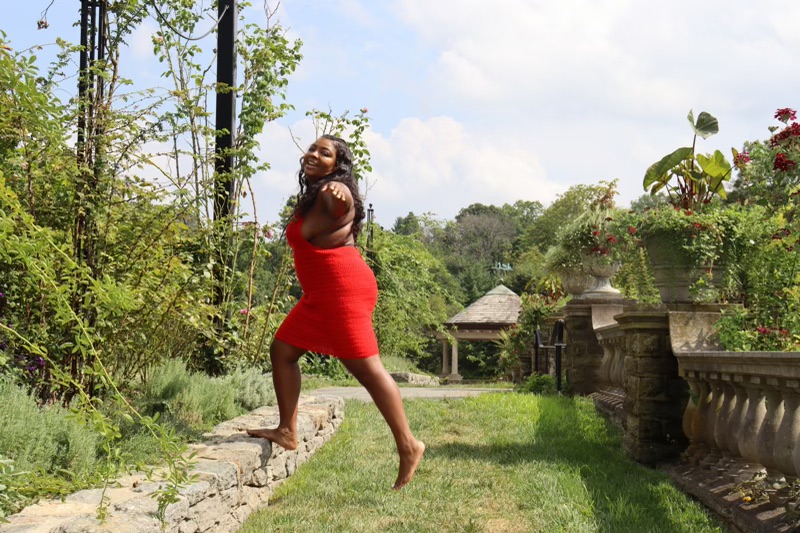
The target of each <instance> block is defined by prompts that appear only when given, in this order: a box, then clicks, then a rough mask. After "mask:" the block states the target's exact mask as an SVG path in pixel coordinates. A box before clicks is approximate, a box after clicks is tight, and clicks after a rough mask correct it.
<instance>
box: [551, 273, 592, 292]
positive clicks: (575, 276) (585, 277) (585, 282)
mask: <svg viewBox="0 0 800 533" xmlns="http://www.w3.org/2000/svg"><path fill="white" fill-rule="evenodd" d="M559 276H560V277H561V287H562V288H563V289H564V292H565V293H567V294H569V295H570V296H573V297H577V296H579V295H581V294H583V293H584V292H586V291H587V290H588V289H589V288H590V287H591V286H592V285H593V284H594V278H593V277H592V276H590V275H589V274H587V273H585V272H583V271H582V270H570V271H564V272H560V273H559Z"/></svg>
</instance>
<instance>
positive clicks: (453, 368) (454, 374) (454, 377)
mask: <svg viewBox="0 0 800 533" xmlns="http://www.w3.org/2000/svg"><path fill="white" fill-rule="evenodd" d="M452 355H453V358H452V363H451V365H450V374H448V376H447V379H448V381H461V380H462V379H464V378H463V376H461V374H459V373H458V339H454V340H453V345H452Z"/></svg>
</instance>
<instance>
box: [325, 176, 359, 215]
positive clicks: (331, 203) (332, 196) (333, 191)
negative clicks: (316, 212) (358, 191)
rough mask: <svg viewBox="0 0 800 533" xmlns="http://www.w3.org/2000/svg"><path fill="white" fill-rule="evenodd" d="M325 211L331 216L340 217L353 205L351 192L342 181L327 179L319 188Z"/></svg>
mask: <svg viewBox="0 0 800 533" xmlns="http://www.w3.org/2000/svg"><path fill="white" fill-rule="evenodd" d="M320 194H321V195H322V198H323V200H324V201H325V207H326V211H328V213H329V214H330V215H331V216H332V217H333V218H341V217H343V216H344V215H346V214H347V213H348V212H349V211H350V208H351V207H353V194H352V193H351V192H350V189H349V188H348V187H347V185H345V184H344V183H341V182H338V181H329V182H328V183H326V184H325V185H323V186H322V189H320Z"/></svg>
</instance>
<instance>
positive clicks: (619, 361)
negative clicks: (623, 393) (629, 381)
mask: <svg viewBox="0 0 800 533" xmlns="http://www.w3.org/2000/svg"><path fill="white" fill-rule="evenodd" d="M611 382H612V383H613V384H614V386H616V387H622V384H623V383H624V382H625V351H624V350H623V348H622V342H621V340H616V339H615V340H614V359H613V363H612V364H611Z"/></svg>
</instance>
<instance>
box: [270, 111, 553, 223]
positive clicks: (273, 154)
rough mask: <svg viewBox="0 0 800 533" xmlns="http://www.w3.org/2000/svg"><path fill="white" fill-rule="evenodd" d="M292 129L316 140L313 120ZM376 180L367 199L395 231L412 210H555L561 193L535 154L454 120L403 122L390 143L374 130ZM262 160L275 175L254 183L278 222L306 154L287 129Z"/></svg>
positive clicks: (275, 128)
mask: <svg viewBox="0 0 800 533" xmlns="http://www.w3.org/2000/svg"><path fill="white" fill-rule="evenodd" d="M292 130H293V131H294V132H295V133H297V134H301V136H302V137H303V138H304V140H305V139H307V138H310V137H309V135H310V136H313V127H312V126H311V124H310V122H308V121H305V120H304V121H300V122H298V123H296V124H294V125H293V126H292ZM365 140H366V141H367V144H368V146H369V149H370V152H371V155H372V167H373V169H374V170H373V173H372V174H371V175H370V176H369V178H368V180H367V184H365V185H366V186H367V187H368V190H367V191H365V192H366V200H367V202H368V203H372V204H374V207H375V212H376V217H377V220H378V221H379V222H380V223H381V224H383V225H385V226H389V227H390V226H391V225H392V224H393V223H394V220H395V218H397V217H398V216H405V215H406V214H407V213H408V212H409V211H413V212H415V213H417V214H421V213H429V212H432V213H436V214H437V215H439V216H441V217H444V218H452V217H454V216H455V215H456V214H457V213H458V211H459V210H460V209H461V208H463V207H466V206H467V205H469V204H472V203H477V202H480V203H484V204H495V205H502V204H504V203H514V202H516V201H517V200H520V199H524V200H538V201H541V202H542V203H544V204H548V203H550V202H551V201H552V200H553V199H554V198H555V196H556V194H557V192H558V191H559V190H560V189H561V187H560V186H558V185H557V184H553V183H549V182H548V181H547V180H546V179H545V176H544V171H543V169H542V168H541V165H540V163H539V161H538V159H537V157H536V156H535V154H534V153H533V151H531V150H528V149H525V148H524V147H522V146H520V145H519V144H518V143H517V142H515V141H513V140H510V139H508V138H505V139H504V138H499V137H484V136H482V135H480V134H476V133H475V132H471V131H469V130H467V129H466V128H465V127H464V125H463V124H460V123H458V122H457V121H455V120H453V119H452V118H450V117H436V118H432V119H429V120H425V121H423V120H420V119H416V118H409V119H405V120H402V121H400V123H399V124H398V125H397V127H396V128H394V129H393V130H392V131H391V133H390V134H389V135H387V136H384V135H381V134H379V133H376V132H374V131H368V133H367V135H366V137H365ZM261 141H262V149H263V152H262V157H263V158H264V159H265V160H267V161H269V162H270V164H271V167H272V168H271V170H270V171H269V172H267V173H265V174H262V175H259V176H258V177H257V178H256V179H255V180H254V183H255V189H256V193H255V194H256V200H257V202H258V210H259V218H260V219H261V220H262V221H263V220H264V219H265V217H267V218H270V219H274V218H275V213H277V210H278V209H279V208H280V207H281V206H282V205H283V204H284V203H285V201H286V199H287V198H288V197H289V196H290V195H291V194H293V193H295V192H297V177H296V175H297V169H298V168H299V164H298V159H299V157H300V155H301V152H300V150H299V149H298V148H297V147H296V146H294V144H293V143H292V141H291V137H290V135H289V133H288V129H287V128H285V127H281V126H279V125H277V124H271V125H269V126H268V127H267V128H266V129H265V132H264V134H263V135H262V138H261Z"/></svg>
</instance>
